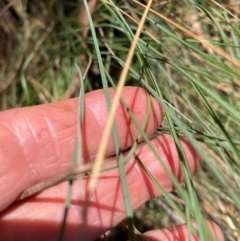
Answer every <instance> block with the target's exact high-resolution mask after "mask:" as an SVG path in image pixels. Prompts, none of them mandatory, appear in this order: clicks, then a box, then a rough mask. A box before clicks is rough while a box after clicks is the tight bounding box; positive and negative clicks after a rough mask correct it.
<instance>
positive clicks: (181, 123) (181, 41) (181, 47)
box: [0, 0, 240, 241]
mask: <svg viewBox="0 0 240 241" xmlns="http://www.w3.org/2000/svg"><path fill="white" fill-rule="evenodd" d="M93 2H94V1H93ZM147 2H148V1H146V2H145V1H141V2H137V1H135V0H133V1H128V0H119V1H115V2H114V1H110V0H109V1H107V0H105V1H95V2H94V4H93V5H90V6H89V11H90V13H91V18H92V21H90V20H89V18H88V17H87V15H86V14H85V13H86V9H85V7H84V4H83V3H82V2H81V3H80V4H78V3H77V2H76V1H55V0H53V1H21V2H20V1H10V2H7V1H3V0H0V9H1V10H0V18H1V21H0V107H1V110H6V109H10V108H15V107H21V106H27V105H36V104H41V103H48V102H53V101H57V100H61V99H67V98H70V97H73V96H78V93H79V74H78V73H79V72H78V71H77V69H76V67H75V64H77V65H78V66H79V68H80V69H81V72H82V73H83V76H84V90H85V92H88V91H91V90H94V89H98V88H106V87H107V86H115V85H117V84H118V80H119V77H120V75H121V72H122V69H123V68H124V65H125V61H126V58H127V55H128V53H129V48H130V46H131V43H132V41H133V38H134V34H135V32H136V30H137V28H138V24H139V22H140V19H141V17H142V14H143V12H144V10H145V8H146V4H147ZM239 18H240V4H239V2H238V1H231V0H225V1H210V0H204V1H187V0H185V1H153V3H152V6H151V9H150V11H149V14H148V16H147V18H146V21H145V25H144V27H143V30H142V32H141V35H140V39H139V41H138V42H137V46H136V50H135V52H134V56H133V60H132V62H131V65H130V68H129V73H128V75H127V77H126V79H125V81H126V85H136V86H142V87H144V88H146V89H147V90H148V91H149V92H150V93H151V94H152V95H153V96H155V97H156V98H157V99H158V100H159V102H160V103H161V104H162V105H163V107H164V109H165V119H164V123H163V125H162V126H161V128H160V129H159V132H161V133H171V134H172V135H173V136H174V138H175V141H176V144H178V143H179V137H180V136H186V137H187V138H188V139H189V140H190V141H191V142H192V144H193V145H194V146H195V148H196V149H197V150H198V151H199V153H201V156H202V159H203V165H202V168H201V170H200V171H199V172H198V174H197V176H196V177H194V178H193V181H192V183H191V182H190V180H189V178H186V182H185V184H184V185H183V186H179V187H178V188H177V189H176V191H175V192H173V193H172V194H170V195H167V194H166V195H164V196H163V197H161V198H157V199H155V200H152V201H150V202H148V203H147V204H145V205H144V206H143V207H142V208H141V209H140V210H138V211H137V212H136V213H135V221H136V222H135V225H136V227H137V228H138V230H139V231H140V232H143V231H146V230H149V229H153V228H161V227H168V226H169V225H174V224H179V223H182V222H186V221H187V222H189V220H191V219H195V220H196V221H197V222H199V223H201V220H202V218H207V219H211V220H213V221H215V222H216V223H217V224H218V225H219V226H220V228H221V229H222V231H223V233H224V236H225V240H229V241H233V240H239V238H240V237H239V233H240V219H239V216H240V215H239V211H240V201H239V196H240V192H239V190H240V175H239V173H240V124H239V123H240V82H239V80H240V71H239V70H240V43H239V41H240V37H239V36H240V24H239V21H240V20H239ZM93 33H94V34H93ZM99 54H100V55H99ZM179 153H180V154H181V147H179ZM182 162H183V168H184V163H185V162H184V155H183V157H182ZM184 170H185V175H186V176H188V170H187V169H184ZM123 175H124V174H123ZM146 217H148V218H146ZM198 232H199V234H200V237H201V240H207V239H205V237H206V236H205V234H204V230H198ZM115 238H116V237H115ZM115 240H116V239H115Z"/></svg>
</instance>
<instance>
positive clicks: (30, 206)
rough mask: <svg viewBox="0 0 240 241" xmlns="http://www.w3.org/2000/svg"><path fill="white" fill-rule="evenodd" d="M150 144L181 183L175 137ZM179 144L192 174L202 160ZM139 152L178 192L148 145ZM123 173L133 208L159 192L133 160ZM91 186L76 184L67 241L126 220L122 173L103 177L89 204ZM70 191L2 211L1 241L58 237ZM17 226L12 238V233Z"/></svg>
mask: <svg viewBox="0 0 240 241" xmlns="http://www.w3.org/2000/svg"><path fill="white" fill-rule="evenodd" d="M151 142H152V144H153V146H154V148H156V150H157V151H158V153H159V154H160V156H161V157H162V160H163V161H164V163H165V164H166V166H167V167H168V168H169V169H170V170H171V172H172V173H173V174H174V175H175V176H176V178H177V179H178V180H179V181H183V179H184V178H183V172H182V170H181V166H180V161H179V157H178V152H177V150H176V147H175V144H174V140H173V138H172V137H171V136H170V135H163V136H160V137H157V138H155V139H153V140H152V141H151ZM181 142H182V147H183V150H184V152H185V155H186V158H187V161H188V166H189V169H190V172H191V174H194V173H195V172H196V170H197V169H198V167H199V165H200V160H199V156H198V155H197V153H196V152H195V150H194V149H193V147H192V146H191V145H190V143H189V142H188V141H187V140H186V139H182V140H181ZM136 153H137V155H138V156H139V158H140V159H141V160H142V162H143V163H144V165H146V167H147V168H148V170H149V172H151V174H152V175H153V176H154V177H155V178H156V180H157V181H158V182H159V184H160V185H161V186H162V187H163V188H164V189H165V190H166V191H171V190H172V189H173V188H174V187H173V184H172V182H171V180H170V178H169V177H168V175H167V174H166V172H165V171H164V168H163V167H162V165H161V164H160V162H159V161H158V160H156V157H155V156H154V155H153V153H152V151H151V149H150V148H149V146H148V145H147V144H146V143H141V144H140V145H139V146H138V148H137V150H136ZM113 163H115V162H114V161H110V162H108V165H110V164H113ZM125 173H126V179H127V185H128V190H129V196H130V200H131V207H132V209H133V210H136V209H137V208H139V207H140V206H141V205H142V204H143V203H144V202H146V201H147V200H149V199H151V198H153V197H156V196H158V195H160V194H161V193H160V192H159V190H158V189H157V188H156V186H155V185H154V184H153V183H152V181H151V180H150V178H149V177H148V175H147V174H146V173H145V171H143V169H142V168H141V166H140V165H139V163H138V162H137V161H136V160H135V159H134V158H132V159H130V161H129V162H128V163H127V164H126V165H125ZM87 183H88V178H85V179H83V180H81V185H79V183H78V182H74V186H73V194H72V199H71V200H72V203H71V206H70V208H69V213H68V219H67V227H66V237H67V240H75V239H76V237H77V235H79V233H81V234H82V235H85V236H83V237H82V239H81V240H94V239H96V238H97V237H99V236H100V235H101V234H102V233H105V232H106V231H107V230H108V229H110V228H111V227H113V226H115V225H116V224H117V223H119V222H120V221H121V220H122V219H124V218H125V216H126V213H125V205H124V199H123V194H122V190H121V183H120V177H119V172H118V169H113V170H110V171H108V172H104V173H101V175H100V178H99V180H98V184H97V189H96V191H95V193H94V194H93V195H91V197H90V199H89V200H88V196H87ZM67 188H68V184H67V183H62V184H60V185H58V186H55V187H53V188H50V189H48V190H45V191H44V192H42V193H40V194H39V195H38V196H36V197H33V198H30V199H28V200H26V202H21V203H18V204H15V205H14V206H12V207H11V208H10V209H8V210H7V211H6V212H4V213H3V214H2V217H1V218H2V221H1V222H0V240H1V238H2V239H3V240H9V241H10V240H11V239H10V238H11V236H9V233H10V235H17V234H18V233H19V232H21V237H23V239H25V240H27V239H28V238H29V239H30V238H32V237H34V238H35V240H37V239H36V238H37V237H38V238H39V240H50V238H56V237H57V235H58V233H59V227H60V223H61V221H62V218H63V203H64V200H65V196H66V193H67ZM85 208H86V209H85ZM84 210H86V215H87V216H86V217H87V218H86V219H85V217H84V216H82V214H83V213H84ZM13 228H14V230H15V232H14V234H12V232H11V230H13ZM29 230H31V232H30V233H29ZM43 230H44V232H43ZM23 234H24V235H25V236H24V235H23ZM1 235H2V236H1ZM14 237H15V236H13V238H12V239H13V240H14ZM48 238H49V239H48Z"/></svg>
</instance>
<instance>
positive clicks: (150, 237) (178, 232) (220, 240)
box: [142, 221, 224, 241]
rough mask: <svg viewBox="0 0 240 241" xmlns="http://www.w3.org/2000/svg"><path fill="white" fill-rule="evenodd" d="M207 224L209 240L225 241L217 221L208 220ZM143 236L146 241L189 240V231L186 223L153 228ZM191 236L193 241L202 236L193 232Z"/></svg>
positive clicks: (197, 240)
mask: <svg viewBox="0 0 240 241" xmlns="http://www.w3.org/2000/svg"><path fill="white" fill-rule="evenodd" d="M206 224H207V225H208V227H209V230H208V233H207V240H209V241H224V236H223V233H222V231H221V229H220V228H219V226H218V225H217V224H216V223H214V222H212V221H206ZM193 226H196V224H195V223H193ZM142 236H143V237H144V240H146V241H174V240H189V232H188V228H187V225H186V224H182V225H178V226H174V227H170V228H165V229H161V230H160V229H158V230H151V231H148V232H146V233H144V234H143V235H142ZM191 237H192V238H191V240H193V241H200V238H199V237H197V236H196V235H195V234H193V233H192V234H191Z"/></svg>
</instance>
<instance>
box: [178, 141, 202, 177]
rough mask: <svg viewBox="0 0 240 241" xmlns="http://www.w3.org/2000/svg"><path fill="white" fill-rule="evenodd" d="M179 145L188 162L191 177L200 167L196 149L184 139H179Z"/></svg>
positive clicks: (199, 158)
mask: <svg viewBox="0 0 240 241" xmlns="http://www.w3.org/2000/svg"><path fill="white" fill-rule="evenodd" d="M181 144H182V147H183V151H184V154H185V157H186V160H187V162H188V168H189V171H190V173H191V175H192V176H193V175H194V174H195V173H196V172H197V171H198V169H199V167H200V165H201V157H200V155H199V153H198V152H197V151H196V149H195V148H194V147H193V145H192V144H191V142H190V141H189V140H187V139H186V138H184V137H181Z"/></svg>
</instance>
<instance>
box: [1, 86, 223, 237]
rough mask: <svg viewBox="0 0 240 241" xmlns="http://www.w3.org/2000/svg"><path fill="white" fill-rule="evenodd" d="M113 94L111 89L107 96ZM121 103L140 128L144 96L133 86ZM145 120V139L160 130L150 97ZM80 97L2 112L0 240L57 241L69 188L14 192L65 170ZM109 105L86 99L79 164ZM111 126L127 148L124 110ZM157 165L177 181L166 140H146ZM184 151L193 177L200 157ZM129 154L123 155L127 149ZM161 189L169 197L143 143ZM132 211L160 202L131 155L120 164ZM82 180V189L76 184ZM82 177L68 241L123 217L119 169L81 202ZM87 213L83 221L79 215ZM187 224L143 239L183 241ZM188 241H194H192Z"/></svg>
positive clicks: (88, 155)
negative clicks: (155, 200)
mask: <svg viewBox="0 0 240 241" xmlns="http://www.w3.org/2000/svg"><path fill="white" fill-rule="evenodd" d="M111 95H112V96H113V95H114V93H113V90H111ZM122 96H123V98H124V100H125V101H126V102H127V104H128V106H129V108H130V109H131V111H132V112H133V113H134V115H135V117H136V119H137V120H138V122H139V123H140V124H142V123H143V120H144V118H145V115H146V108H147V93H146V91H145V90H143V89H141V88H136V87H125V88H124V90H123V93H122ZM151 107H152V108H151V114H150V117H149V120H148V124H147V126H146V129H145V131H146V133H147V134H148V135H151V134H153V133H154V132H155V131H156V130H157V128H158V127H159V126H160V124H161V122H162V118H163V112H162V109H161V107H160V106H159V104H158V103H157V101H156V100H155V99H153V98H152V97H151ZM77 111H78V99H70V100H67V101H61V102H56V103H53V104H48V105H40V106H35V107H28V108H21V109H13V110H9V111H6V112H2V113H0V130H1V131H0V143H1V145H0V166H1V168H0V193H1V199H0V211H1V213H0V217H1V220H0V240H8V241H10V240H56V238H57V237H58V234H59V228H60V225H61V222H62V218H63V211H64V208H63V207H64V205H63V204H64V201H65V197H66V192H67V188H68V183H67V182H63V183H60V184H58V185H56V186H53V187H51V188H48V189H46V190H44V191H42V192H41V193H38V194H37V195H35V196H33V197H30V198H28V199H25V200H23V201H21V202H15V200H16V199H17V198H18V197H19V195H20V193H21V192H23V191H24V190H25V189H27V188H29V187H31V186H33V185H34V184H36V183H38V182H42V181H45V180H49V179H50V178H51V177H53V176H56V175H59V174H61V173H64V172H67V171H69V170H70V169H71V160H72V156H73V152H74V146H75V140H76V133H77V116H78V113H77ZM107 117H108V114H107V107H106V103H105V97H104V93H103V91H102V90H98V91H94V92H91V93H88V94H86V102H85V119H84V125H83V138H82V140H83V145H82V148H83V149H82V150H83V160H82V161H83V162H84V163H88V162H91V161H93V160H94V157H95V155H96V152H97V149H98V146H99V142H100V140H101V133H102V131H103V128H104V126H105V123H106V120H107ZM116 125H117V129H118V135H119V139H120V143H121V149H122V150H123V151H124V150H127V149H128V148H129V147H131V145H132V143H133V142H134V141H135V139H136V137H137V135H138V131H137V129H136V127H135V126H134V124H133V123H132V122H131V120H130V118H129V117H128V115H127V113H126V111H125V110H124V108H123V107H122V106H120V107H119V108H118V111H117V113H116ZM152 143H153V145H154V146H155V148H156V149H157V150H158V153H159V154H160V155H161V157H162V159H163V160H164V162H165V163H166V165H167V166H168V167H169V168H170V170H171V171H172V172H173V173H174V175H175V176H176V177H177V178H178V180H179V181H181V182H182V181H183V174H182V171H181V168H180V162H179V158H178V154H177V151H176V148H175V145H174V142H173V139H172V137H171V136H170V135H162V136H159V137H156V138H154V139H153V140H152ZM182 146H183V149H184V152H185V155H186V158H187V161H188V165H189V169H190V171H191V174H192V175H194V173H196V171H197V169H198V168H199V166H200V158H199V155H198V154H197V152H196V151H195V150H194V149H193V147H192V146H191V144H190V143H189V142H188V141H187V140H186V139H184V138H182ZM125 152H127V151H125ZM113 154H114V144H113V139H112V138H111V139H110V140H109V145H108V147H107V151H106V157H109V158H107V159H108V161H107V163H105V165H108V166H109V165H114V164H115V163H116V158H115V157H114V156H112V155H113ZM136 154H137V155H138V156H139V157H140V158H141V160H142V161H143V162H144V164H145V165H146V166H147V167H148V169H149V170H150V171H151V173H152V174H153V175H154V177H155V178H156V179H157V180H158V182H159V183H160V184H161V185H162V187H163V188H164V189H165V190H166V191H168V192H170V191H172V190H173V185H172V183H171V181H170V179H169V177H168V175H167V174H166V173H165V171H164V169H163V167H161V165H160V164H159V162H158V161H157V160H156V158H155V156H154V154H153V153H152V151H151V150H150V149H149V147H148V145H147V144H145V143H144V142H141V143H140V144H139V145H138V147H137V150H136ZM125 171H126V177H127V183H128V188H129V194H130V199H131V205H132V209H133V210H136V209H137V208H139V207H140V206H141V205H142V204H143V203H144V202H146V201H147V200H149V199H151V198H154V197H156V196H160V195H161V193H159V191H158V189H157V188H156V187H155V186H154V184H152V182H151V181H150V179H149V178H148V176H147V174H146V173H145V172H144V171H143V170H142V169H141V167H140V166H139V164H138V163H137V162H136V160H135V159H134V157H132V158H131V159H130V161H129V162H128V163H127V164H126V166H125ZM79 182H81V183H79ZM87 182H88V177H86V178H84V179H81V180H80V181H75V182H74V187H73V193H72V203H71V206H70V209H69V213H68V219H67V226H66V234H65V235H66V240H77V238H78V237H79V233H80V231H81V234H82V239H78V240H94V239H96V238H98V237H99V236H100V235H101V234H103V233H105V232H106V231H107V230H109V229H110V228H111V227H113V226H115V225H116V224H118V223H119V222H120V221H122V220H123V219H124V218H125V207H124V201H123V197H122V191H121V184H120V179H119V173H118V169H114V170H110V171H107V172H104V173H102V174H101V175H100V178H99V180H98V184H97V188H96V191H95V192H94V193H93V194H92V195H91V196H90V199H89V200H88V201H87V200H86V199H87V194H86V193H87ZM84 208H87V209H86V210H87V213H86V217H87V218H86V217H85V218H84V217H83V216H82V210H83V209H84ZM208 225H209V227H210V229H211V230H212V231H213V233H214V235H215V236H216V239H217V240H223V236H222V233H221V231H220V229H219V228H218V226H217V225H216V224H214V223H212V222H208ZM186 230H187V229H186V226H185V225H181V226H178V227H175V228H169V229H165V230H154V231H150V232H147V233H145V234H144V237H145V240H155V241H156V240H167V241H169V240H187V231H186ZM194 240H198V239H197V237H195V238H194Z"/></svg>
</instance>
